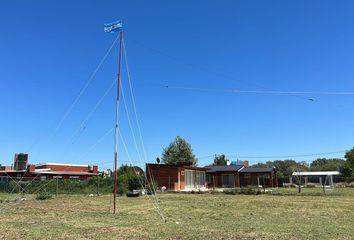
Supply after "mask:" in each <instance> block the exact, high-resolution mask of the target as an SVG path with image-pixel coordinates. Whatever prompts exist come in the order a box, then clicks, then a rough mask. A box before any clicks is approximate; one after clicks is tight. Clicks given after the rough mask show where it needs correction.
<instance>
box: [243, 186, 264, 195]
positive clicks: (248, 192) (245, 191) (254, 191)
mask: <svg viewBox="0 0 354 240" xmlns="http://www.w3.org/2000/svg"><path fill="white" fill-rule="evenodd" d="M261 193H262V192H261V190H260V189H259V188H252V187H246V188H241V189H240V194H246V195H258V194H261Z"/></svg>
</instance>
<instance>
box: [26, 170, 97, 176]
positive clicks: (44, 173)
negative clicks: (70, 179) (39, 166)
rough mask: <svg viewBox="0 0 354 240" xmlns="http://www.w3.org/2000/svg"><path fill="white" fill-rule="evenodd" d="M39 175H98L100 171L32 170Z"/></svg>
mask: <svg viewBox="0 0 354 240" xmlns="http://www.w3.org/2000/svg"><path fill="white" fill-rule="evenodd" d="M32 173H34V174H39V175H76V176H97V175H98V173H90V172H69V171H35V172H32Z"/></svg>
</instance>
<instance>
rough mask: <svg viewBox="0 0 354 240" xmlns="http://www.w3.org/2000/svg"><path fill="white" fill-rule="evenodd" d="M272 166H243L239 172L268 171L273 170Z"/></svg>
mask: <svg viewBox="0 0 354 240" xmlns="http://www.w3.org/2000/svg"><path fill="white" fill-rule="evenodd" d="M273 171H274V168H272V167H245V168H242V169H241V170H240V171H239V172H240V173H269V172H273Z"/></svg>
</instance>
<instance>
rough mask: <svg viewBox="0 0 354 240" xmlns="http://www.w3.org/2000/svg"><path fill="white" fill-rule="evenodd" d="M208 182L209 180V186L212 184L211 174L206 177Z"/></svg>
mask: <svg viewBox="0 0 354 240" xmlns="http://www.w3.org/2000/svg"><path fill="white" fill-rule="evenodd" d="M206 180H207V182H208V184H211V174H207V175H206Z"/></svg>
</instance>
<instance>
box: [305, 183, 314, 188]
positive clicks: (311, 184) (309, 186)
mask: <svg viewBox="0 0 354 240" xmlns="http://www.w3.org/2000/svg"><path fill="white" fill-rule="evenodd" d="M306 187H307V188H315V187H316V184H314V183H308V184H306Z"/></svg>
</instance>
